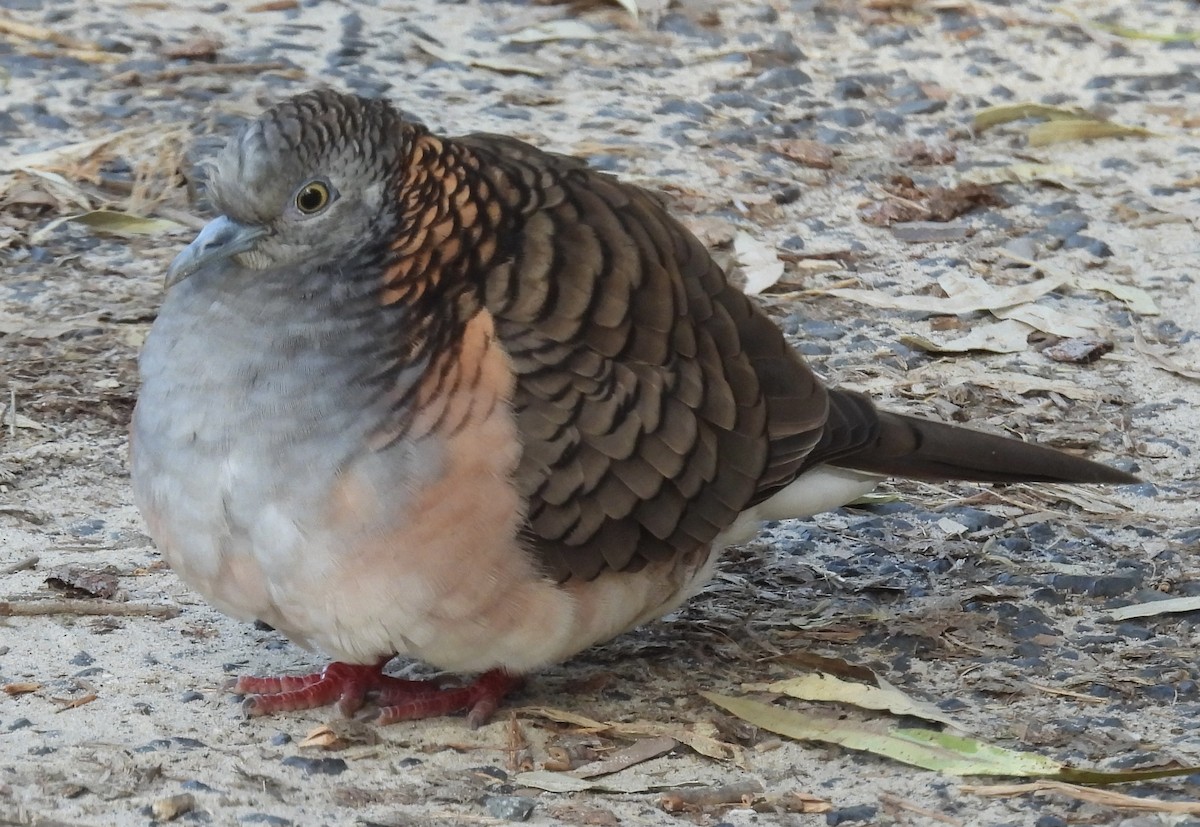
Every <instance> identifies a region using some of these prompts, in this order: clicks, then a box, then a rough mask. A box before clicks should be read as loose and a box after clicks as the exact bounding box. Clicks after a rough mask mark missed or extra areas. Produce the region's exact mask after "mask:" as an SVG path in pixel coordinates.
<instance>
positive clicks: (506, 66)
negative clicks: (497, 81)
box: [413, 37, 550, 77]
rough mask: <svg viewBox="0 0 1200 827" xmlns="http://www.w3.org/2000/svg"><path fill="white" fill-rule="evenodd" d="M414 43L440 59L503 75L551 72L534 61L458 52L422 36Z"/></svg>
mask: <svg viewBox="0 0 1200 827" xmlns="http://www.w3.org/2000/svg"><path fill="white" fill-rule="evenodd" d="M413 43H414V44H415V45H416V46H417V48H419V49H420V50H421V51H423V52H425V53H427V54H429V55H432V56H433V57H435V58H437V59H438V60H444V61H446V62H447V63H461V64H463V65H464V66H474V67H475V68H477V69H488V70H490V71H493V72H499V73H500V74H502V75H532V76H534V77H543V76H545V75H548V74H550V69H549V68H548V67H543V66H535V65H533V64H532V63H521V62H519V61H516V60H509V59H507V58H504V57H498V56H490V57H481V56H479V55H472V54H468V53H466V52H457V51H454V50H453V49H450V48H448V47H446V46H442V45H439V44H437V43H434V42H432V41H430V40H426V39H424V38H421V37H414V38H413Z"/></svg>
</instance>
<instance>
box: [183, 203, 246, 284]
mask: <svg viewBox="0 0 1200 827" xmlns="http://www.w3.org/2000/svg"><path fill="white" fill-rule="evenodd" d="M266 232H267V231H266V230H265V229H264V228H262V227H253V226H250V225H248V224H239V223H238V222H236V221H234V220H233V219H231V218H228V217H226V216H224V215H222V216H219V217H217V218H214V219H213V220H212V221H210V222H208V223H207V224H205V225H204V229H203V230H201V231H200V235H198V236H196V238H195V240H194V241H192V243H191V244H189V245H188V246H186V247H184V248H183V251H182V252H180V253H179V255H177V256H175V260H174V261H172V262H171V266H170V267H169V268H168V269H167V287H168V288H170V287H173V286H174V285H176V284H178V283H179V282H181V281H183V280H184V279H186V278H187V277H188V276H190V275H191V274H192V273H195V272H196V271H197V270H199V269H200V268H201V267H203V266H205V265H206V264H211V263H213V262H215V261H224V260H226V259H228V258H230V257H231V256H236V255H237V254H238V253H244V252H246V251H247V250H249V249H251V248H253V247H254V245H255V244H256V243H257V242H258V240H259V239H260V238H262V237H263V236H264V235H266Z"/></svg>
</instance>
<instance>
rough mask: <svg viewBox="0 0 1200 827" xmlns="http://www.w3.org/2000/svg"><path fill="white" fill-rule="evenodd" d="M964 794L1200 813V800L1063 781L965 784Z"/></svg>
mask: <svg viewBox="0 0 1200 827" xmlns="http://www.w3.org/2000/svg"><path fill="white" fill-rule="evenodd" d="M959 789H961V790H962V791H963V792H965V793H974V794H975V795H988V796H1012V795H1022V794H1024V793H1044V792H1054V793H1061V794H1062V795H1065V796H1068V797H1069V798H1075V799H1078V800H1080V801H1087V802H1089V803H1091V804H1099V805H1101V806H1103V807H1113V808H1114V809H1118V810H1137V811H1140V812H1151V813H1185V814H1191V815H1195V814H1197V813H1200V801H1162V800H1160V799H1157V798H1140V797H1138V796H1133V795H1126V794H1124V793H1118V792H1115V791H1113V790H1100V789H1096V788H1094V787H1080V786H1078V785H1077V784H1066V783H1063V782H1062V781H1034V782H1032V783H1029V784H993V785H988V786H977V785H964V786H962V787H960V788H959Z"/></svg>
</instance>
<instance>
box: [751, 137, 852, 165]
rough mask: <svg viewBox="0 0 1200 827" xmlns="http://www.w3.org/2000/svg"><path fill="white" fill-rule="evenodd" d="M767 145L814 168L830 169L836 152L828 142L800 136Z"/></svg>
mask: <svg viewBox="0 0 1200 827" xmlns="http://www.w3.org/2000/svg"><path fill="white" fill-rule="evenodd" d="M767 147H768V148H769V149H771V150H772V151H774V152H778V153H779V154H780V155H782V156H783V157H785V158H789V159H791V160H793V161H796V162H797V163H800V164H803V165H804V166H806V167H813V168H814V169H830V168H831V167H832V166H833V157H834V155H836V154H837V153H836V151H835V150H834V148H833V147H831V146H829V144H823V143H821V142H820V141H808V140H804V139H802V138H788V139H784V140H780V141H772V142H771V143H769V144H768V145H767Z"/></svg>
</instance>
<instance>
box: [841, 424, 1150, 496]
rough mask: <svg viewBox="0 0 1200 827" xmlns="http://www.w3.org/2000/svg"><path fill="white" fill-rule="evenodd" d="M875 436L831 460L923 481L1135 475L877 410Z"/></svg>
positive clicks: (1126, 478)
mask: <svg viewBox="0 0 1200 827" xmlns="http://www.w3.org/2000/svg"><path fill="white" fill-rule="evenodd" d="M878 415H879V430H878V436H877V438H876V439H874V440H873V441H871V442H870V443H868V444H866V445H864V446H862V447H861V448H859V449H858V450H856V451H854V452H853V453H849V454H846V455H843V456H839V457H838V458H837V459H833V460H831V461H830V464H832V465H838V466H841V467H844V468H853V469H855V470H859V471H867V472H870V473H875V474H883V475H887V476H896V477H910V478H913V479H924V480H969V481H972V482H1066V483H1084V482H1097V483H1117V484H1120V483H1133V482H1138V478H1137V477H1135V476H1133V475H1132V474H1129V473H1126V472H1125V471H1121V470H1118V469H1116V468H1110V467H1109V466H1107V465H1101V464H1099V463H1096V462H1092V461H1090V460H1086V459H1083V458H1081V457H1077V456H1073V455H1071V454H1067V453H1064V452H1062V451H1059V450H1056V449H1054V448H1047V447H1045V446H1043V445H1035V444H1032V443H1029V442H1022V441H1021V440H1018V439H1011V438H1009V437H1003V436H997V435H994V434H987V433H983V432H982V431H976V430H972V429H970V428H964V427H962V426H960V425H948V424H945V423H943V422H934V421H932V420H928V419H920V418H918V417H915V416H906V415H904V414H897V413H891V412H888V411H879V412H878Z"/></svg>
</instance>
